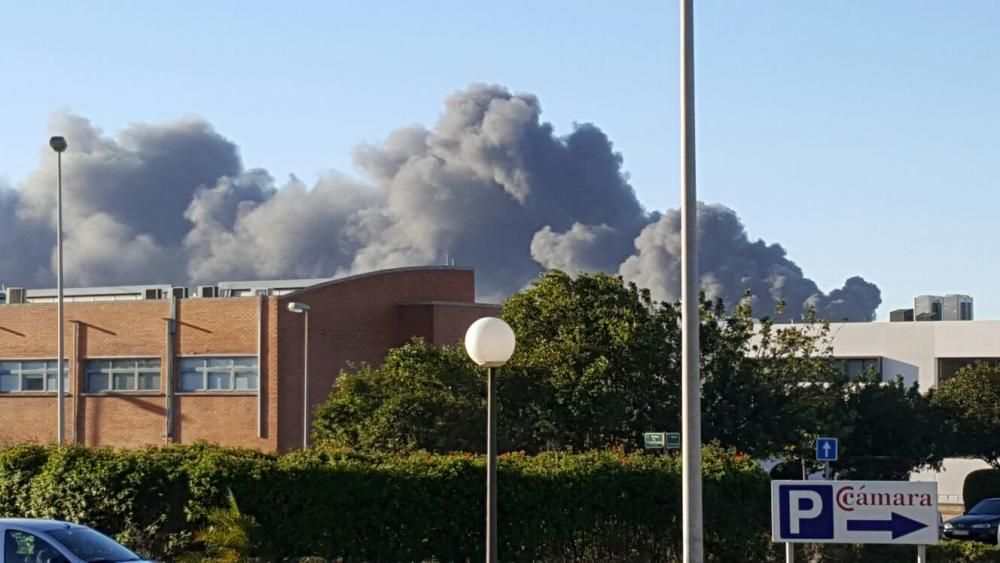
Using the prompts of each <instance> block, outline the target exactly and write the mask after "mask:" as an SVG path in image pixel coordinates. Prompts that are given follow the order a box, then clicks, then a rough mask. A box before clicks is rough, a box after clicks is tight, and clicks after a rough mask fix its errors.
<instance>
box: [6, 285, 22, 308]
mask: <svg viewBox="0 0 1000 563" xmlns="http://www.w3.org/2000/svg"><path fill="white" fill-rule="evenodd" d="M25 296H26V295H25V291H24V288H23V287H8V288H7V304H9V305H20V304H22V303H24V302H25Z"/></svg>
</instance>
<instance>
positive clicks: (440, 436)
mask: <svg viewBox="0 0 1000 563" xmlns="http://www.w3.org/2000/svg"><path fill="white" fill-rule="evenodd" d="M484 397H485V394H484V385H483V377H482V374H481V373H480V371H479V370H476V369H475V366H473V364H472V363H471V362H470V361H469V359H468V358H467V357H466V355H465V351H464V350H463V349H462V348H461V347H459V346H447V347H443V348H438V347H435V346H431V345H429V344H427V343H425V342H423V341H421V340H417V341H414V342H412V343H410V344H407V345H405V346H402V347H400V348H396V349H393V350H390V351H389V353H388V354H387V356H386V358H385V362H384V363H383V364H382V366H380V367H378V368H375V367H372V366H370V365H362V366H360V367H359V368H358V369H357V370H356V371H354V372H345V373H342V374H341V375H340V377H339V378H338V380H337V387H336V388H335V390H334V391H333V393H332V394H331V395H330V397H329V398H328V399H327V400H326V401H325V402H324V403H323V404H321V405H319V406H318V407H317V408H316V413H315V414H316V416H315V422H314V423H313V439H314V441H315V442H317V443H324V444H328V445H332V446H342V447H353V448H359V449H378V450H385V451H405V450H415V449H425V450H429V451H453V450H463V451H482V450H483V449H484V448H485V430H484V428H485V424H486V413H485V410H484V402H483V401H484Z"/></svg>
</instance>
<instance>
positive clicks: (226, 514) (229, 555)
mask: <svg viewBox="0 0 1000 563" xmlns="http://www.w3.org/2000/svg"><path fill="white" fill-rule="evenodd" d="M226 501H227V505H226V506H225V507H218V508H211V509H209V510H208V513H207V514H206V516H205V520H206V521H207V523H206V525H205V527H204V528H202V529H201V530H200V531H198V532H197V533H196V534H195V535H194V541H195V543H196V544H197V545H198V546H199V547H200V548H201V550H200V551H191V552H188V553H185V554H184V555H182V556H180V557H179V558H178V559H177V561H178V562H180V563H195V562H200V561H222V562H225V563H245V562H248V561H250V560H251V559H250V555H251V553H252V551H253V548H254V545H253V541H252V539H251V534H252V533H253V531H254V529H255V528H256V527H257V521H256V519H254V517H253V516H250V515H247V514H243V512H242V511H240V507H239V505H238V504H237V502H236V496H235V495H233V493H232V491H230V492H229V494H228V495H227V497H226Z"/></svg>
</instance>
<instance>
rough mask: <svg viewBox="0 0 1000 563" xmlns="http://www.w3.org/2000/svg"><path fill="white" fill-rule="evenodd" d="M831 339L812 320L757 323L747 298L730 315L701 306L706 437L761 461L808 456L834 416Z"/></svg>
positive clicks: (719, 306) (835, 375)
mask: <svg viewBox="0 0 1000 563" xmlns="http://www.w3.org/2000/svg"><path fill="white" fill-rule="evenodd" d="M777 313H779V314H780V309H779V311H777ZM828 332H829V327H828V325H827V324H826V323H823V322H820V321H817V320H816V319H814V318H811V317H810V318H807V319H805V322H804V323H802V324H800V325H795V326H788V325H782V326H781V327H778V326H776V325H775V324H774V323H773V321H772V320H770V319H769V318H764V319H762V320H761V321H755V319H754V316H753V311H752V310H751V308H750V306H749V296H748V299H746V300H744V302H743V303H741V304H740V305H739V306H737V307H736V308H735V310H734V312H733V313H727V311H726V309H725V308H724V307H723V304H722V303H721V302H718V303H715V304H713V305H711V306H709V304H703V306H702V324H701V343H702V380H703V382H704V385H703V398H702V413H703V415H702V424H703V426H704V433H705V435H706V436H707V437H709V438H714V439H717V440H719V441H720V442H721V443H723V444H726V445H730V446H733V447H736V448H739V449H741V450H743V451H746V452H747V453H750V454H752V455H755V456H760V457H765V456H768V455H779V454H780V455H785V456H789V457H801V456H803V455H805V453H806V452H809V451H811V450H810V448H811V447H812V446H811V444H812V443H813V440H814V439H815V436H816V435H817V434H820V433H822V430H823V429H824V428H827V427H829V426H830V424H831V420H832V418H833V416H834V413H835V409H834V408H833V407H834V405H836V401H835V400H833V398H834V396H833V395H832V394H831V391H830V384H831V383H832V382H835V381H836V380H837V378H838V376H839V375H838V373H839V372H837V371H836V370H835V369H832V368H831V363H830V362H829V354H830V350H829V348H830V346H829V336H828Z"/></svg>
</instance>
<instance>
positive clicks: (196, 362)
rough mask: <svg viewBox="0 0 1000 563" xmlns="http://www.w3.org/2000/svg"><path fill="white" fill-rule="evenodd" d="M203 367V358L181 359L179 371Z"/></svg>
mask: <svg viewBox="0 0 1000 563" xmlns="http://www.w3.org/2000/svg"><path fill="white" fill-rule="evenodd" d="M202 367H205V360H203V359H201V358H183V359H181V371H194V370H195V369H197V368H202Z"/></svg>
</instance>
